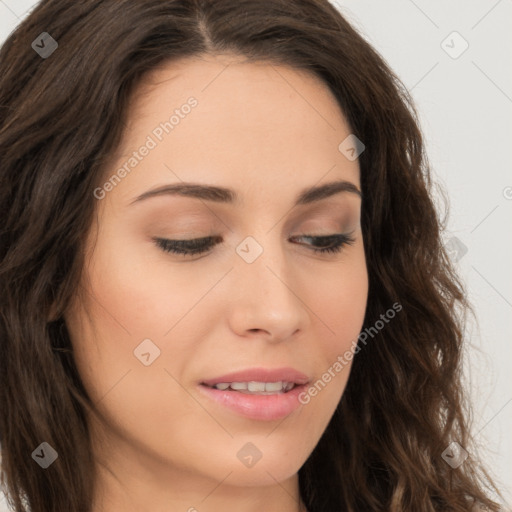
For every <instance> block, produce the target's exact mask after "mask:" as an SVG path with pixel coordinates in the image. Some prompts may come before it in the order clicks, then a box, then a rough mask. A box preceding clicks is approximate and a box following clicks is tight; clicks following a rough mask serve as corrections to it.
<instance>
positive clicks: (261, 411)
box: [198, 384, 307, 421]
mask: <svg viewBox="0 0 512 512" xmlns="http://www.w3.org/2000/svg"><path fill="white" fill-rule="evenodd" d="M198 387H199V391H200V393H203V394H204V395H206V396H207V397H209V398H211V399H213V400H214V401H215V402H217V403H219V404H221V405H224V406H225V407H227V408H228V409H231V410H232V411H234V412H236V413H238V414H241V415H243V416H245V417H247V418H250V419H253V420H263V421H272V420H278V419H280V418H283V417H285V416H288V415H289V414H291V413H292V412H293V411H294V410H295V409H297V407H299V405H301V403H300V402H299V398H298V397H299V395H300V394H301V393H302V392H303V391H305V390H306V387H307V386H306V385H305V384H302V385H300V386H295V387H294V388H293V389H292V390H290V391H288V392H287V393H278V394H275V395H246V394H244V393H239V392H238V391H233V390H228V389H226V390H224V391H222V390H220V389H215V388H209V387H208V386H205V385H204V384H200V385H199V386H198Z"/></svg>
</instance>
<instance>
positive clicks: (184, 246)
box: [153, 229, 356, 257]
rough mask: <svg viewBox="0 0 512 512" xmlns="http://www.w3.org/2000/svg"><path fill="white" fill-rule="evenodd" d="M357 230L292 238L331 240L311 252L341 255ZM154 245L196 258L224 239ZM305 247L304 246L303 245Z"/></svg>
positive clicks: (213, 237)
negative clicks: (329, 242) (324, 245)
mask: <svg viewBox="0 0 512 512" xmlns="http://www.w3.org/2000/svg"><path fill="white" fill-rule="evenodd" d="M355 231H356V230H355V229H354V230H352V231H351V232H349V233H330V234H327V235H312V234H300V235H295V236H293V237H291V238H290V239H291V240H294V239H301V238H302V239H304V238H306V239H310V240H322V241H328V240H331V241H332V242H331V244H329V245H328V246H326V247H322V246H320V247H318V246H314V245H311V246H310V250H311V251H312V252H314V253H318V254H322V255H327V254H329V253H333V254H334V253H340V252H341V251H342V249H343V248H344V247H345V246H347V245H353V244H354V243H355V241H356V239H355V238H354V236H353V234H354V232H355ZM153 241H154V243H155V244H156V245H157V246H158V247H159V248H160V249H161V250H163V251H164V252H167V253H171V254H175V255H178V256H180V255H181V256H184V257H186V256H195V255H199V254H205V253H208V252H210V250H211V249H213V248H214V247H215V246H216V245H218V244H219V243H222V242H223V240H222V237H221V236H218V235H210V236H206V237H201V238H191V239H179V240H170V239H166V238H158V237H155V238H153ZM301 245H303V244H301Z"/></svg>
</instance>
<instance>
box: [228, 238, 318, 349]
mask: <svg viewBox="0 0 512 512" xmlns="http://www.w3.org/2000/svg"><path fill="white" fill-rule="evenodd" d="M233 274H234V275H233V283H234V285H233V289H232V290H231V294H230V299H231V300H230V305H231V309H230V314H229V321H230V324H231V328H232V330H233V331H234V332H236V333H237V334H238V335H239V336H242V337H250V338H263V339H265V340H266V341H269V342H274V343H278V342H280V341H285V340H287V339H290V338H291V337H292V336H293V335H297V333H298V332H303V331H304V330H305V329H307V327H308V325H309V322H310V310H309V308H308V305H307V296H306V290H305V289H304V288H302V287H301V279H300V277H301V276H300V274H298V273H297V271H296V269H294V268H292V266H291V265H290V264H289V262H287V260H286V254H285V251H284V247H283V246H281V245H280V244H279V243H277V242H275V241H274V243H273V246H272V247H270V242H268V241H267V243H266V245H265V247H264V250H263V252H262V253H261V255H260V256H259V257H258V258H257V259H256V260H255V261H253V262H252V263H247V262H246V261H244V260H243V259H242V258H240V259H239V260H238V261H237V262H236V264H235V269H234V272H233Z"/></svg>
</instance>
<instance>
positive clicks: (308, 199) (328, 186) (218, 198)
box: [130, 180, 362, 206]
mask: <svg viewBox="0 0 512 512" xmlns="http://www.w3.org/2000/svg"><path fill="white" fill-rule="evenodd" d="M342 192H349V193H351V194H356V195H358V196H359V197H362V194H361V191H360V190H359V189H358V188H357V186H356V185H354V184H353V183H352V182H350V181H346V180H338V181H332V182H329V183H324V184H323V185H316V186H313V187H309V188H306V189H304V190H302V191H301V192H300V193H299V194H298V195H297V197H296V199H295V202H294V206H302V205H306V204H311V203H313V202H316V201H320V200H322V199H327V198H329V197H332V196H333V195H335V194H339V193H342ZM162 195H178V196H184V197H192V198H197V199H203V200H205V201H214V202H217V203H229V204H233V203H240V202H241V200H240V196H239V195H238V194H237V192H235V191H234V190H232V189H229V188H225V187H219V186H216V185H205V184H201V183H187V182H180V183H171V184H168V185H163V186H160V187H157V188H154V189H151V190H148V191H147V192H144V193H143V194H141V195H139V196H137V197H136V198H135V199H134V200H133V201H132V202H131V203H130V205H131V204H134V203H137V202H140V201H144V200H146V199H149V198H151V197H157V196H162Z"/></svg>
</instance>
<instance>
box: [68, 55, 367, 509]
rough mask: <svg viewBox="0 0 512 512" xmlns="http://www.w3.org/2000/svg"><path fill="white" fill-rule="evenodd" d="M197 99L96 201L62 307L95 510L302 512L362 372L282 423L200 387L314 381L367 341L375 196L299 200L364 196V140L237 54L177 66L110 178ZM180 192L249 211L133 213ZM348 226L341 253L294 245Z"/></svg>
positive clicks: (140, 109) (264, 67) (300, 89)
mask: <svg viewBox="0 0 512 512" xmlns="http://www.w3.org/2000/svg"><path fill="white" fill-rule="evenodd" d="M190 97H194V98H196V99H197V105H196V106H195V107H194V108H193V109H191V111H190V112H189V113H188V114H187V115H185V116H183V118H182V119H180V121H179V124H177V125H176V126H175V127H174V129H173V130H172V132H170V133H169V134H165V135H164V136H163V138H162V140H161V141H160V142H158V144H157V146H156V147H155V148H153V149H151V151H150V152H149V154H147V155H146V156H145V157H144V158H143V159H141V161H140V162H139V163H138V165H137V166H136V167H134V168H133V170H131V172H130V173H128V174H127V175H126V176H125V177H123V179H122V180H121V181H120V182H119V183H117V184H116V185H115V186H114V187H112V188H111V190H110V191H108V192H107V193H105V195H104V197H103V199H101V200H97V213H96V218H95V221H94V222H93V224H92V226H91V229H90V232H89V236H88V239H87V244H86V264H85V267H84V274H83V279H82V282H81V283H80V284H81V286H80V287H79V290H81V291H82V293H81V294H77V295H76V297H75V299H74V301H73V303H72V304H70V307H69V309H68V311H66V314H65V320H66V323H67V325H68V328H69V331H70V335H71V340H72V344H73V347H74V350H75V358H76V363H77V367H78V370H79V372H80V375H81V376H82V379H83V382H84V385H85V387H86V389H87V391H88V393H89V394H90V396H91V398H92V400H93V401H94V402H95V403H96V404H97V406H98V408H99V410H100V413H101V415H100V418H94V417H92V418H90V419H89V421H90V424H91V429H92V434H93V449H94V453H95V456H96V458H97V461H98V476H99V480H98V488H97V492H96V494H95V503H94V509H93V510H94V512H100V511H101V512H132V511H133V512H135V511H137V512H140V511H148V512H178V511H183V512H186V511H188V512H194V511H197V512H215V511H219V510H228V511H231V510H237V511H238V512H260V511H261V510H265V511H267V512H297V511H299V510H305V508H303V505H302V504H301V500H300V497H299V486H298V471H299V469H300V467H301V466H302V465H303V464H304V462H305V461H306V459H307V458H308V456H309V455H310V454H311V452H312V451H313V449H314V448H315V446H316V444H317V443H318V441H319V439H320V437H321V436H322V434H323V432H324V430H325V428H326V427H327V425H328V423H329V420H330V419H331V417H332V414H333V413H334V410H335V408H336V406H337V404H338V402H339V401H340V398H341V396H342V394H343V391H344V389H345V386H346V383H347V379H348V376H349V372H350V367H351V363H350V364H348V365H346V366H345V367H344V368H343V370H342V371H340V372H339V373H337V374H336V376H335V377H334V378H332V380H331V381H330V382H329V383H328V384H327V385H326V386H325V388H324V389H323V390H322V391H320V392H319V393H318V394H317V395H316V396H315V397H314V398H311V400H310V402H309V403H308V404H306V405H301V406H300V407H299V408H298V409H296V410H295V411H293V412H292V413H291V414H290V415H288V416H287V417H285V418H284V419H280V420H274V421H266V420H253V419H248V418H247V417H245V416H242V415H239V414H237V413H235V412H233V411H231V410H229V409H226V408H225V407H223V406H221V405H219V404H217V403H216V402H213V401H212V400H211V399H209V398H208V397H205V396H204V395H203V394H201V393H200V392H199V389H198V386H199V382H201V380H202V379H207V378H212V377H216V376H220V375H223V374H225V373H228V372H232V371H237V370H243V369H247V368H252V367H268V368H280V367H293V368H295V369H297V370H299V371H302V372H303V373H305V374H306V375H308V376H309V377H311V381H312V382H313V383H314V382H316V381H317V380H318V379H320V378H321V377H322V375H323V374H324V373H325V372H326V371H327V370H328V368H330V367H332V366H333V364H334V363H335V361H336V360H337V358H338V356H340V355H342V354H344V353H345V352H346V351H347V350H349V349H350V348H351V343H352V342H353V341H354V340H356V339H357V336H358V334H359V332H360V330H361V328H362V325H363V318H364V313H365V308H366V301H367V295H368V274H367V268H366V261H365V253H364V246H363V238H362V233H361V226H360V213H361V197H360V196H358V195H357V194H355V193H352V192H346V191H345V192H339V193H337V194H335V195H332V196H331V197H328V198H324V199H321V200H318V201H315V202H313V203H311V204H307V205H301V206H296V207H293V204H294V201H295V199H296V196H297V195H298V194H299V192H301V191H302V190H303V189H305V188H308V187H312V186H317V185H321V184H324V183H328V182H331V181H339V180H346V181H348V182H350V183H352V184H353V185H355V186H356V187H357V189H359V190H360V189H361V187H360V179H359V164H358V160H354V161H351V160H350V159H348V158H346V156H345V155H344V154H343V153H342V152H340V150H339V149H338V146H339V144H340V143H341V142H342V141H343V140H344V139H345V138H346V137H347V136H348V135H349V134H350V133H351V130H350V127H349V126H348V125H347V122H346V120H345V118H344V116H343V113H342V112H341V110H340V108H339V106H338V103H337V102H336V99H335V97H334V96H333V94H332V93H331V92H330V90H329V89H328V87H327V86H325V85H324V84H323V82H321V81H320V80H319V79H318V78H316V77H314V76H313V75H310V74H308V73H305V72H303V71H298V70H295V69H292V68H290V67H287V66H276V65H272V64H270V63H265V62H261V63H249V62H247V61H246V60H245V59H244V58H242V57H239V56H235V55H218V56H215V57H212V56H202V57H194V58H187V59H181V60H179V61H174V62H169V63H166V64H165V65H164V66H161V67H160V68H159V69H157V70H154V71H153V72H152V73H151V74H150V75H149V76H147V77H146V79H145V81H144V82H143V83H142V84H141V85H140V86H139V88H138V90H137V91H136V94H135V96H134V98H133V101H132V104H131V106H130V111H129V122H128V123H127V126H126V131H125V134H124V137H123V141H122V144H121V146H120V148H119V151H118V152H117V153H116V155H114V156H113V159H112V162H111V163H110V164H109V166H108V169H106V170H105V176H104V181H103V182H102V183H104V182H105V181H107V180H108V179H109V177H110V176H112V175H113V174H114V173H115V172H116V170H117V169H119V168H120V167H121V166H122V165H123V164H124V163H125V162H126V161H127V159H128V158H129V157H130V155H132V153H133V151H136V150H138V148H140V147H141V146H142V145H143V144H144V143H145V142H146V140H147V137H148V135H151V134H152V133H153V131H154V130H155V128H156V127H158V126H159V125H160V123H161V122H163V121H165V120H168V119H169V117H170V115H171V114H172V112H173V111H174V110H175V109H179V108H180V107H181V106H182V105H183V104H185V103H186V102H187V99H188V98H190ZM153 138H155V137H154V136H153ZM180 182H194V183H199V184H208V185H216V186H221V187H226V188H230V189H233V190H234V191H235V192H236V193H237V195H238V196H239V200H238V201H237V202H234V203H232V204H229V203H221V202H215V201H210V200H203V199H198V198H194V197H184V196H178V195H171V194H164V195H158V196H154V197H151V198H149V197H148V198H146V199H144V200H139V201H135V202H134V200H135V199H136V198H137V197H139V196H140V195H141V194H143V193H145V192H147V191H148V190H152V189H155V188H158V187H161V186H163V185H167V184H175V183H180ZM339 233H352V236H353V237H354V239H355V241H354V243H353V244H352V245H345V246H344V247H342V249H341V251H340V252H339V253H327V254H319V253H315V252H314V251H313V248H314V247H315V246H316V247H317V246H318V243H317V242H314V241H311V240H310V239H301V238H298V239H297V238H295V239H294V240H295V241H292V237H299V235H311V236H325V235H330V234H339ZM210 235H217V236H219V237H221V242H220V243H219V244H217V245H214V246H213V247H212V248H211V249H209V250H208V251H207V252H205V253H203V254H200V255H195V256H183V255H180V254H172V253H169V252H165V251H164V250H162V248H160V247H159V246H158V245H157V244H156V243H155V241H154V238H155V237H158V238H165V239H174V240H175V239H193V238H201V237H207V236H210ZM249 236H250V237H253V238H254V240H255V241H256V242H257V243H258V244H259V246H260V247H261V248H262V249H263V252H262V253H261V254H260V255H259V256H258V257H257V258H256V260H255V261H253V262H252V263H248V262H247V261H245V260H244V259H243V258H242V257H241V256H240V255H239V254H238V253H237V251H236V248H237V246H239V245H240V243H241V242H242V241H244V240H245V239H246V238H247V237H249ZM251 250H253V249H251ZM145 339H150V340H151V342H152V343H154V344H155V345H156V346H157V347H158V349H159V350H160V356H159V357H157V358H156V359H154V361H153V362H152V363H151V364H149V365H148V366H146V365H144V364H143V363H142V362H141V361H140V360H139V359H138V358H137V357H136V356H135V355H134V351H136V349H137V347H138V346H139V345H140V343H141V342H142V341H143V340H145ZM146 359H147V356H146ZM247 443H252V444H253V445H255V446H256V447H257V449H258V450H259V451H260V452H261V455H262V457H261V459H260V460H259V461H258V462H257V463H256V464H255V465H253V466H252V467H250V468H249V467H246V465H244V464H243V463H242V462H241V460H240V459H239V457H238V456H237V453H238V452H239V450H241V449H242V448H243V447H244V446H245V445H246V444H247Z"/></svg>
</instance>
